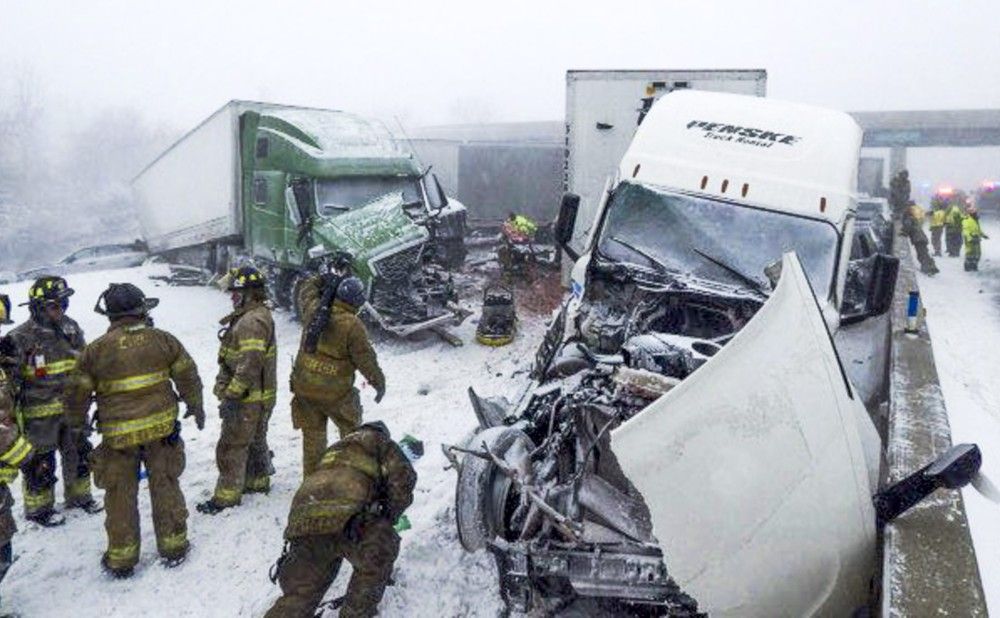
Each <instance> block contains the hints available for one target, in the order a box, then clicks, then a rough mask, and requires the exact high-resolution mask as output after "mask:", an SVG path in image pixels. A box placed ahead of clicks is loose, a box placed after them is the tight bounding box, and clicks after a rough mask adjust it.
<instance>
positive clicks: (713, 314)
mask: <svg viewBox="0 0 1000 618" xmlns="http://www.w3.org/2000/svg"><path fill="white" fill-rule="evenodd" d="M727 292H728V294H727V293H720V291H719V290H716V289H714V288H708V287H705V286H696V285H694V284H693V283H692V282H686V283H685V284H683V285H681V284H678V283H677V282H671V283H669V284H639V283H634V282H632V281H631V280H625V281H616V280H613V279H610V278H609V279H605V280H597V281H592V285H591V286H590V287H589V288H588V294H587V297H586V298H585V299H583V300H582V301H581V302H580V304H579V307H578V309H577V310H576V311H575V312H573V311H572V307H564V310H563V311H562V312H561V313H560V314H559V316H558V317H557V318H556V319H555V320H554V321H553V324H552V325H551V326H550V329H549V332H548V334H547V335H546V337H545V340H544V341H543V343H542V345H541V347H540V349H539V351H538V354H537V356H536V361H535V366H534V369H533V371H532V378H533V380H534V381H533V382H532V384H531V385H530V386H529V388H528V389H527V390H526V391H525V393H524V395H523V396H522V398H521V400H520V401H519V402H517V403H515V404H514V406H513V412H512V413H511V409H512V407H511V406H509V405H506V404H505V402H502V401H497V400H486V399H480V398H479V397H478V396H476V395H475V393H473V392H471V390H470V394H471V396H472V400H473V407H474V409H475V411H476V414H477V417H478V418H479V421H480V425H481V427H483V428H484V430H483V431H480V432H479V433H478V434H476V436H474V437H473V438H472V440H470V441H469V443H468V445H467V446H468V448H467V449H457V450H460V451H462V452H465V453H466V454H467V456H466V457H465V458H464V460H463V462H462V463H461V469H460V478H459V490H458V501H457V520H458V527H459V533H460V537H461V540H462V543H463V545H465V547H466V548H467V549H470V550H472V549H479V548H482V547H487V548H488V549H490V550H491V551H492V552H493V553H494V555H495V556H496V559H497V565H498V569H499V571H500V581H501V590H502V594H503V597H504V600H505V601H506V602H507V604H508V605H509V606H510V607H512V608H514V609H518V610H521V611H530V610H532V609H538V608H542V609H544V610H547V611H553V610H556V609H558V608H559V607H560V606H561V605H565V604H567V603H571V602H573V601H574V600H575V599H578V598H580V597H590V598H592V599H595V600H598V601H599V602H600V603H602V604H604V605H608V604H610V605H611V607H609V608H608V609H610V610H611V611H614V612H623V611H641V612H642V613H649V612H652V613H656V614H667V615H676V616H692V615H698V612H697V603H696V602H695V600H694V599H692V598H690V597H689V596H688V595H686V594H684V593H683V592H682V591H681V590H679V589H678V587H677V586H676V585H675V584H674V582H673V581H672V580H671V579H670V577H669V574H668V570H667V568H668V564H669V560H667V561H666V564H665V563H664V560H663V557H662V555H661V552H660V549H659V546H658V544H657V543H656V540H655V539H654V538H653V534H652V526H651V523H650V517H649V511H648V509H647V507H646V505H645V503H644V502H643V499H642V496H641V495H640V494H639V492H638V491H637V490H636V489H635V488H634V487H633V486H632V484H631V483H630V482H629V480H628V479H627V478H626V477H625V475H624V474H623V473H622V471H621V469H620V468H619V465H618V462H617V460H616V458H615V456H614V454H613V453H612V451H611V448H610V432H611V430H613V429H614V428H615V427H617V426H618V425H619V424H621V423H622V422H623V421H625V420H627V419H629V418H631V417H632V416H634V415H635V414H637V413H638V412H640V411H641V410H642V409H643V408H645V407H646V406H647V405H648V404H649V403H650V402H651V401H653V400H655V399H657V398H659V397H660V396H662V395H663V394H664V393H666V392H667V391H669V390H670V389H671V388H673V387H674V386H676V385H677V384H679V383H680V382H681V381H682V380H684V379H685V378H686V377H688V376H689V375H690V374H691V373H692V372H694V371H697V369H698V367H700V366H701V365H702V364H704V363H705V362H706V361H708V359H709V358H711V357H712V356H713V355H714V354H715V353H716V352H718V351H719V350H720V349H721V348H722V346H724V345H725V343H726V342H728V341H729V340H730V339H731V338H732V336H733V335H735V334H736V333H737V332H738V331H739V330H740V329H741V328H742V327H743V326H744V325H745V324H746V322H747V321H749V319H750V318H751V317H752V316H753V314H754V313H755V312H756V311H757V309H759V307H760V306H761V304H762V299H759V298H756V297H750V296H747V295H745V294H740V293H738V292H734V291H732V290H727ZM567 321H570V325H569V326H567Z"/></svg>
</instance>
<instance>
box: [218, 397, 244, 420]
mask: <svg viewBox="0 0 1000 618" xmlns="http://www.w3.org/2000/svg"><path fill="white" fill-rule="evenodd" d="M239 411H240V402H238V401H236V400H235V399H223V400H222V401H221V402H220V403H219V416H221V417H222V420H227V419H231V418H236V415H237V414H238V413H239Z"/></svg>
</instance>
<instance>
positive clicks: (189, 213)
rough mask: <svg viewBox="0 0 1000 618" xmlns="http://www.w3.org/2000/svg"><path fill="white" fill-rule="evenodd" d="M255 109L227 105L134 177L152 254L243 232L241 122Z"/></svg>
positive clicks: (240, 103) (239, 104) (237, 103)
mask: <svg viewBox="0 0 1000 618" xmlns="http://www.w3.org/2000/svg"><path fill="white" fill-rule="evenodd" d="M250 107H252V105H251V104H249V103H247V102H243V101H231V102H229V103H228V104H226V105H224V106H223V107H222V108H220V109H219V110H218V111H216V112H215V113H214V114H212V115H211V116H209V117H208V118H207V119H206V120H205V121H204V122H202V123H201V124H199V125H198V126H196V127H195V128H193V129H191V131H189V132H188V133H187V134H186V135H185V136H184V137H182V138H181V139H179V140H177V142H176V143H175V144H174V145H173V146H171V147H170V148H169V149H167V150H166V151H164V152H163V154H161V155H160V156H159V157H158V158H156V159H155V160H154V161H153V162H151V163H150V164H149V165H147V166H146V168H145V169H143V170H142V171H141V172H139V174H138V175H137V176H136V177H135V179H134V180H133V181H132V188H133V191H134V192H135V197H136V202H137V204H138V208H137V212H138V216H139V223H140V225H141V227H142V231H143V236H144V238H145V239H146V242H147V243H148V244H149V249H150V251H151V252H153V253H162V252H164V251H169V250H171V249H177V248H181V247H189V246H192V245H198V244H202V243H206V242H209V241H214V240H220V239H223V238H226V237H230V236H232V237H236V236H240V235H242V231H243V221H242V217H243V211H242V208H240V175H239V165H240V163H239V157H240V147H239V139H240V137H239V135H240V132H239V120H240V114H241V113H243V112H244V111H246V110H247V109H250ZM257 107H264V106H257Z"/></svg>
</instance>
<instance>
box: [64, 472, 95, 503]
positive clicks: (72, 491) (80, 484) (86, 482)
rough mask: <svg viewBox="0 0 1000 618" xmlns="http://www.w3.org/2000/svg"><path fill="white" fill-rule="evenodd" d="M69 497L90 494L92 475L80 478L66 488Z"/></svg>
mask: <svg viewBox="0 0 1000 618" xmlns="http://www.w3.org/2000/svg"><path fill="white" fill-rule="evenodd" d="M66 494H67V497H70V498H81V497H83V496H89V495H90V477H89V476H85V477H83V478H78V479H76V480H75V481H73V482H72V483H70V484H69V487H67V488H66Z"/></svg>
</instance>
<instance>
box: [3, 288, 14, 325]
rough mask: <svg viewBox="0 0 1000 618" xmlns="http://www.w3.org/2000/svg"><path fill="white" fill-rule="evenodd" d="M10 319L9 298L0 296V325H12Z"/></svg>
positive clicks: (12, 321) (4, 295)
mask: <svg viewBox="0 0 1000 618" xmlns="http://www.w3.org/2000/svg"><path fill="white" fill-rule="evenodd" d="M13 323H14V320H12V319H10V296H7V295H6V294H0V324H13Z"/></svg>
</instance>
